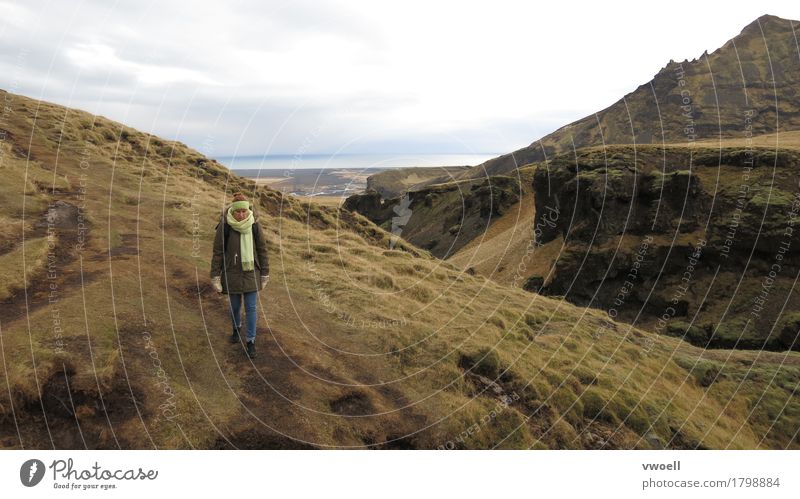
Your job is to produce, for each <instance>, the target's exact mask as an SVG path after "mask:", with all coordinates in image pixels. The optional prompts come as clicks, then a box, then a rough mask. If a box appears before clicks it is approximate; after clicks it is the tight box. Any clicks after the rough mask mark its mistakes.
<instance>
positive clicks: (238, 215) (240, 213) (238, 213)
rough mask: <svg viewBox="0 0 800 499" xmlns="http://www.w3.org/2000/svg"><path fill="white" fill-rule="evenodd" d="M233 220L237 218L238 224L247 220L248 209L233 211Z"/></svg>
mask: <svg viewBox="0 0 800 499" xmlns="http://www.w3.org/2000/svg"><path fill="white" fill-rule="evenodd" d="M233 218H235V219H236V220H237V221H238V222H241V221H242V220H244V219H245V218H247V208H239V209H238V210H233Z"/></svg>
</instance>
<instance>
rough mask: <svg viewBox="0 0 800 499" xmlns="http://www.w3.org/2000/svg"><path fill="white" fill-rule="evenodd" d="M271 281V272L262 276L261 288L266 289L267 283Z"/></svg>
mask: <svg viewBox="0 0 800 499" xmlns="http://www.w3.org/2000/svg"><path fill="white" fill-rule="evenodd" d="M268 282H269V274H267V275H262V276H261V289H264V286H266V285H267V283H268Z"/></svg>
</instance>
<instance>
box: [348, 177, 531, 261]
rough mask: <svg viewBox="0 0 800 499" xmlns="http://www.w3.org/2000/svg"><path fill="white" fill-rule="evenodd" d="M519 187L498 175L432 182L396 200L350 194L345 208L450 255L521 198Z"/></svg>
mask: <svg viewBox="0 0 800 499" xmlns="http://www.w3.org/2000/svg"><path fill="white" fill-rule="evenodd" d="M521 189H523V187H522V185H521V184H520V181H519V180H518V179H516V178H512V177H505V176H496V177H491V178H489V179H485V180H476V181H473V182H459V183H448V184H439V185H432V186H428V187H425V188H422V189H420V190H417V191H412V192H407V193H404V194H402V195H401V196H399V197H396V198H392V199H384V198H383V197H382V196H381V195H380V194H379V193H378V192H376V191H373V190H368V191H367V192H365V193H363V194H355V195H352V196H350V197H349V198H347V199H346V200H345V202H344V204H343V208H344V209H346V210H350V211H354V212H358V213H360V214H361V215H363V216H365V217H366V218H368V219H369V220H371V221H372V222H374V223H375V224H377V225H379V226H381V227H382V228H383V229H385V230H387V231H389V232H391V233H392V234H393V235H395V236H396V237H398V238H402V239H404V240H406V241H408V242H410V243H412V244H414V245H415V246H418V247H420V248H423V249H426V250H428V251H430V252H431V253H432V254H433V255H435V256H437V257H439V258H447V257H448V256H449V255H451V254H453V253H455V252H456V251H458V250H459V249H460V248H462V247H463V246H464V245H466V244H467V243H469V242H470V241H471V240H472V239H473V238H475V237H476V236H478V235H479V234H481V233H482V232H483V231H485V230H486V228H487V227H488V226H489V224H491V223H492V222H493V221H494V220H497V219H498V218H499V217H500V216H501V215H502V214H503V213H504V211H505V210H506V209H508V207H509V206H511V205H513V204H514V203H516V202H517V201H519V198H520V195H521Z"/></svg>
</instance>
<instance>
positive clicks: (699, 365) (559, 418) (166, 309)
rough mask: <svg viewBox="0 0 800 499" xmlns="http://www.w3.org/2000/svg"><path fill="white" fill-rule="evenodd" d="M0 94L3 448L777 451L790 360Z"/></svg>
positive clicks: (791, 420)
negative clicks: (644, 326) (233, 262)
mask: <svg viewBox="0 0 800 499" xmlns="http://www.w3.org/2000/svg"><path fill="white" fill-rule="evenodd" d="M2 95H3V97H4V99H5V100H6V103H7V105H8V109H9V112H7V113H6V114H4V115H3V119H2V121H0V129H2V131H1V132H0V133H1V134H2V139H3V140H2V141H0V175H2V178H3V182H2V183H0V189H1V190H0V206H2V209H0V213H1V214H2V216H3V222H4V223H3V224H2V225H1V226H2V227H3V233H2V238H1V239H0V248H2V249H0V262H2V263H1V265H0V273H2V275H3V280H2V284H3V289H2V291H0V292H2V293H3V297H2V298H0V299H2V300H3V304H2V308H0V358H1V359H2V369H0V387H5V388H4V389H3V390H0V447H2V448H51V447H55V448H84V447H90V448H95V447H100V448H118V447H123V448H154V447H158V448H230V447H234V446H235V447H242V448H288V447H292V448H297V447H299V448H305V447H323V448H327V447H371V448H410V447H411V448H437V447H444V448H541V449H545V448H660V447H662V446H663V447H670V448H698V447H700V448H798V447H800V441H798V437H797V428H798V422H800V407H799V406H798V403H797V401H796V397H794V392H795V389H796V388H797V384H798V381H800V355H798V354H797V353H775V352H752V351H734V352H731V351H704V350H703V349H700V348H696V347H694V346H691V345H688V344H686V343H684V342H681V341H680V340H678V339H675V338H668V337H662V336H658V335H655V334H651V333H648V332H645V331H642V330H639V329H636V328H631V327H629V326H626V325H624V324H620V323H616V322H613V321H609V320H607V318H606V317H604V316H603V314H602V313H600V312H599V311H596V310H592V309H584V308H579V307H575V306H573V305H571V304H569V303H567V302H565V301H563V300H560V299H554V298H547V297H543V296H539V295H535V294H530V293H526V292H524V291H522V290H520V289H516V288H513V287H510V286H504V285H501V284H498V283H495V282H493V281H491V280H488V279H486V278H484V277H482V276H480V275H469V274H468V273H465V272H460V271H459V270H457V268H456V267H455V266H453V265H452V264H450V263H448V262H442V261H440V260H438V259H435V258H433V257H432V256H431V255H430V254H429V253H427V252H425V251H422V250H418V249H415V248H414V247H413V246H411V245H409V244H407V243H405V242H404V241H402V240H400V241H398V242H397V243H396V244H395V246H394V249H393V250H390V249H388V247H389V242H390V240H391V234H390V233H387V232H386V231H385V230H383V229H381V228H380V227H377V226H375V225H374V224H372V223H371V222H369V221H368V220H366V219H365V218H364V217H361V216H359V215H357V214H354V213H352V212H349V211H347V210H343V209H337V208H335V207H324V206H319V205H315V204H307V203H301V202H299V201H298V200H296V199H293V198H291V197H284V196H281V195H280V193H278V192H276V191H273V190H270V189H269V188H266V187H258V188H256V186H255V184H253V183H252V182H249V181H247V180H245V179H241V178H238V177H235V176H234V175H231V174H230V173H229V172H227V171H226V170H224V169H223V168H222V167H221V166H220V165H218V164H216V163H215V162H213V161H211V160H208V159H206V158H204V157H203V156H202V155H200V154H198V153H197V152H195V151H192V150H191V149H189V148H187V147H185V146H183V145H182V144H178V143H175V142H170V141H166V140H163V139H159V138H157V137H154V136H151V135H147V134H144V133H140V132H138V131H135V130H132V129H130V128H127V127H124V126H122V125H120V124H118V123H114V122H112V121H109V120H106V119H104V118H100V117H94V116H92V115H89V114H87V113H84V112H81V111H76V110H72V109H66V108H63V107H60V106H55V105H52V104H47V103H43V102H38V101H34V100H31V99H27V98H24V97H21V96H16V95H10V94H5V93H4V94H2ZM236 190H243V191H245V192H246V193H248V194H249V195H250V196H251V197H252V198H254V199H255V200H256V204H257V206H256V210H257V213H258V215H259V216H260V217H261V220H262V224H263V226H264V228H265V229H266V231H265V232H266V236H267V240H268V244H269V247H270V251H269V253H270V266H271V275H272V279H271V283H270V285H269V286H268V288H267V289H266V290H265V291H263V292H261V293H260V296H259V313H260V316H259V337H258V346H259V356H258V357H257V358H256V359H254V360H253V361H252V362H251V361H249V360H248V359H247V358H246V357H245V356H244V353H243V351H242V348H241V346H239V345H230V344H229V343H228V342H227V336H228V334H229V320H228V318H227V317H226V312H225V304H226V301H225V298H224V297H222V296H219V295H216V294H215V293H214V292H213V291H212V290H211V289H210V286H209V285H208V269H209V261H210V255H211V247H210V244H211V239H212V237H211V236H212V234H213V232H212V231H213V227H214V225H215V223H216V221H217V217H218V214H219V212H220V210H221V209H222V207H223V206H225V204H226V203H227V202H229V201H230V198H231V194H232V192H234V191H236ZM48 215H49V216H48ZM48 236H49V237H50V238H49V240H48Z"/></svg>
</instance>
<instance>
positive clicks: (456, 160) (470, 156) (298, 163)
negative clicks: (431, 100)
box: [214, 152, 501, 171]
mask: <svg viewBox="0 0 800 499" xmlns="http://www.w3.org/2000/svg"><path fill="white" fill-rule="evenodd" d="M500 154H501V153H445V152H439V153H352V152H348V153H329V154H319V153H313V154H312V153H309V154H264V155H259V154H247V155H238V156H216V157H214V159H215V160H216V161H218V162H220V163H222V164H223V165H225V166H226V167H227V168H229V169H230V170H236V171H244V170H253V171H256V170H285V169H291V170H306V169H319V170H324V169H349V168H352V169H361V170H365V169H368V168H382V169H392V168H424V167H430V168H436V167H453V166H476V165H479V164H481V163H484V162H485V161H488V160H490V159H493V158H496V157H497V156H499V155H500Z"/></svg>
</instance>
